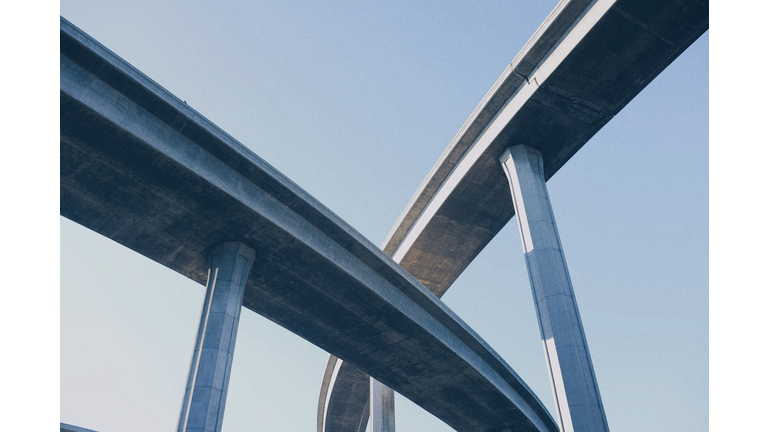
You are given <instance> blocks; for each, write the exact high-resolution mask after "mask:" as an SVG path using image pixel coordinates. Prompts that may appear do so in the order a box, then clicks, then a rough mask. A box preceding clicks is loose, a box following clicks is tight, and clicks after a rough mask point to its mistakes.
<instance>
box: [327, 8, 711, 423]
mask: <svg viewBox="0 0 768 432" xmlns="http://www.w3.org/2000/svg"><path fill="white" fill-rule="evenodd" d="M708 28H709V4H708V2H707V1H702V0H676V1H664V0H650V1H646V0H599V1H589V0H572V1H561V2H560V3H559V4H558V5H557V6H556V7H555V9H554V10H553V11H552V13H551V14H550V15H549V16H548V17H547V19H546V20H545V21H544V23H542V25H541V26H540V27H539V29H538V30H537V31H536V32H535V33H534V35H533V36H532V37H531V39H530V40H529V41H528V43H527V44H526V45H525V46H524V47H523V48H522V50H521V51H520V53H519V54H518V55H517V56H516V57H515V59H514V60H513V61H512V62H511V64H510V65H509V66H508V67H507V68H506V70H505V71H504V72H503V73H502V75H501V77H499V79H498V80H497V81H496V83H495V84H494V85H493V87H492V88H491V89H490V91H489V92H488V93H487V94H486V96H485V97H484V98H483V100H482V101H481V102H480V104H479V105H478V106H477V108H476V109H475V111H474V112H473V113H472V115H471V116H470V118H469V119H468V120H467V121H466V122H465V124H464V125H463V126H462V127H461V129H460V130H459V132H458V133H457V134H456V136H455V138H454V139H453V140H452V141H451V143H450V144H449V145H448V148H447V149H446V150H445V151H444V152H443V154H442V156H441V157H440V159H439V160H438V161H437V163H436V164H435V166H434V167H433V168H432V170H431V171H430V173H429V175H428V176H427V178H426V179H425V180H424V181H423V183H422V184H421V186H420V187H419V189H418V190H417V192H416V194H415V195H414V196H413V198H412V199H411V201H410V203H409V204H408V206H407V207H406V209H405V210H404V211H403V213H402V214H401V216H400V218H399V219H398V221H397V223H396V224H395V226H394V227H393V228H392V231H391V232H390V234H389V236H388V237H387V239H386V240H385V242H384V245H383V246H382V249H383V250H384V252H385V253H387V255H390V256H392V257H393V259H394V260H395V261H396V262H398V263H399V264H400V265H401V266H402V267H403V268H404V269H406V270H407V271H408V272H409V273H411V274H412V275H414V276H415V277H416V278H417V279H418V280H419V281H420V282H421V283H423V284H424V285H425V286H426V287H428V288H429V289H430V290H431V291H432V292H433V293H435V295H437V296H438V297H440V296H442V294H444V293H445V291H446V290H447V289H448V288H449V287H450V286H451V284H452V283H453V281H455V280H456V278H458V276H459V275H460V274H461V273H462V272H463V271H464V269H465V268H466V267H467V266H468V265H469V264H470V263H471V262H472V260H473V259H474V258H475V257H476V256H477V254H479V253H480V251H482V249H483V248H484V247H485V246H486V245H487V244H488V243H489V242H490V241H491V239H493V237H494V236H496V234H497V233H498V232H499V231H500V230H501V228H502V227H504V226H505V225H506V224H507V222H509V220H510V219H511V218H512V216H513V215H514V209H513V205H512V199H511V197H510V193H509V186H508V183H507V179H506V177H505V175H504V172H503V171H502V169H501V166H500V164H499V162H498V158H499V156H500V155H501V153H502V152H503V151H504V150H505V149H506V148H507V147H509V146H512V145H519V144H523V145H527V146H529V147H532V148H535V149H536V150H538V151H540V152H541V153H542V155H543V157H544V170H545V176H546V178H547V179H549V178H551V177H552V176H553V175H554V174H555V173H556V172H557V171H558V169H560V168H561V167H562V166H563V165H564V164H565V163H566V162H567V161H568V160H569V159H570V158H571V157H573V155H574V154H576V152H577V151H578V150H579V149H580V148H581V147H582V146H583V145H584V144H585V143H586V142H587V141H588V140H589V139H590V138H591V137H592V136H594V135H595V134H596V133H597V132H598V131H599V130H600V129H601V128H602V127H603V126H604V125H605V124H607V123H608V122H609V121H610V120H611V119H612V118H613V116H615V115H616V114H618V112H619V111H621V109H622V108H624V107H625V106H626V105H627V104H628V103H629V102H630V101H631V100H632V99H633V98H634V97H635V96H636V95H637V94H638V93H639V92H640V91H642V90H643V88H645V87H646V86H647V85H648V84H649V83H650V82H651V81H652V80H653V79H654V78H655V77H656V76H657V75H658V74H659V73H661V72H662V71H663V70H664V68H666V66H668V65H669V64H670V63H671V62H673V61H674V60H675V59H676V58H677V57H678V56H679V55H680V54H681V53H682V52H683V51H684V50H685V49H686V48H687V47H688V46H690V45H691V44H692V43H693V42H694V41H695V40H696V39H698V38H699V36H701V35H702V34H703V33H704V32H705V31H706V30H707V29H708ZM334 368H336V369H339V370H338V372H337V373H336V374H335V375H334V374H333V371H334ZM366 379H367V377H366V376H365V374H361V373H360V372H359V371H355V370H354V368H349V367H342V366H341V365H340V364H338V362H337V359H335V358H331V359H330V360H329V363H328V367H327V368H326V372H325V378H324V380H325V381H328V384H327V385H324V386H323V390H322V391H321V394H320V398H319V404H318V405H319V409H318V432H323V431H354V432H358V431H361V430H364V429H365V425H366V423H367V417H368V413H367V408H366V406H367V402H368V386H367V382H366ZM324 416H327V418H325V417H324Z"/></svg>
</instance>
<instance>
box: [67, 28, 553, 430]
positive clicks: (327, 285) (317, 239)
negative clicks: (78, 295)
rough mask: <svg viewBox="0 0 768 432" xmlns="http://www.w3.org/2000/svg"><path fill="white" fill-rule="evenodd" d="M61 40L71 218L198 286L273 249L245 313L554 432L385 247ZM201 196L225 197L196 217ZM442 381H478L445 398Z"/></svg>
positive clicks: (107, 60)
mask: <svg viewBox="0 0 768 432" xmlns="http://www.w3.org/2000/svg"><path fill="white" fill-rule="evenodd" d="M60 35H61V39H60V46H61V59H60V65H61V66H60V67H61V70H60V80H61V93H60V98H61V140H60V141H61V152H60V153H61V156H60V157H61V161H60V162H61V163H60V169H61V174H60V180H61V182H60V183H61V206H60V208H61V214H62V215H63V216H64V217H67V218H69V219H71V220H73V221H75V222H77V223H80V224H81V225H84V226H86V227H87V228H90V229H92V230H94V231H96V232H99V233H101V234H103V235H105V236H107V237H108V238H111V239H112V240H115V241H116V242H118V243H121V244H123V245H125V246H126V247H128V248H130V249H132V250H134V251H136V252H138V253H140V254H142V255H145V256H147V257H148V258H150V259H153V260H155V261H157V262H159V263H161V264H163V265H165V266H166V267H169V268H171V269H173V270H175V271H177V272H179V273H181V274H183V275H185V276H187V277H189V278H191V279H193V280H195V281H197V282H199V283H204V282H205V276H206V275H207V253H208V252H209V251H210V250H211V249H212V248H213V247H215V246H216V245H218V244H220V243H221V242H223V241H230V240H235V241H241V242H243V243H244V244H246V245H248V246H249V247H251V248H253V249H255V250H256V251H257V253H259V256H263V257H264V258H263V259H260V260H259V262H258V263H256V264H255V265H256V267H254V270H253V271H252V273H251V277H250V278H249V281H248V283H247V286H246V292H245V298H244V301H243V305H244V306H245V307H246V308H248V309H251V310H253V311H254V312H257V313H259V314H261V315H263V316H265V317H267V318H268V319H270V320H272V321H274V322H276V323H277V324H279V325H281V326H283V327H285V328H286V329H288V330H289V331H292V332H294V333H296V334H297V335H299V336H301V337H303V338H305V339H307V340H308V341H310V342H312V343H314V344H315V345H317V346H319V347H320V348H322V349H325V350H326V351H328V352H331V353H335V354H337V355H339V356H340V357H342V358H347V359H349V360H350V363H351V364H354V365H355V366H356V367H358V368H359V369H361V370H363V371H365V372H366V373H369V374H371V375H373V376H375V377H377V379H379V380H380V381H381V382H382V383H384V384H386V385H388V386H389V387H391V388H393V389H394V390H396V391H398V393H400V394H402V395H404V396H406V397H408V398H409V399H411V400H413V401H414V402H416V403H417V404H419V405H421V406H422V407H424V408H425V409H426V410H427V411H429V412H432V413H433V414H434V415H436V416H437V417H438V418H440V419H442V420H443V421H445V422H446V423H447V424H449V425H452V426H453V427H455V428H457V429H461V430H475V429H489V428H493V427H502V426H505V425H508V424H518V425H520V427H521V428H522V429H521V430H556V425H555V423H554V421H553V420H552V417H551V416H550V414H549V413H548V412H547V411H546V409H545V408H544V407H543V405H542V404H541V402H540V401H539V400H538V398H537V397H536V396H535V395H534V394H533V393H532V392H531V391H530V389H529V388H528V387H527V386H526V385H525V383H524V382H523V381H522V380H521V379H520V378H519V376H517V374H516V373H515V372H514V371H513V370H512V369H511V368H510V367H509V365H507V364H506V363H505V362H504V361H503V359H501V358H500V357H499V356H498V354H497V353H495V352H494V351H493V350H492V349H491V348H490V346H488V345H487V343H485V342H484V341H483V340H482V339H480V338H479V336H478V335H477V334H476V333H475V332H474V331H473V330H472V329H471V328H469V326H467V325H466V324H465V323H464V322H463V321H461V319H459V318H458V317H457V316H456V315H455V314H454V313H453V312H452V311H451V310H450V309H448V308H447V307H446V306H445V305H444V304H443V303H442V302H440V301H439V300H438V299H437V298H436V297H435V296H434V295H433V294H432V293H431V292H429V290H428V289H427V288H425V287H424V286H423V285H422V284H421V283H419V282H418V280H416V279H415V278H414V277H413V276H411V275H410V274H409V273H407V272H406V271H405V270H403V269H402V268H401V267H400V266H399V265H397V264H396V263H395V262H394V261H392V260H391V259H390V258H389V257H387V256H386V255H385V254H384V253H383V252H382V251H381V250H379V249H378V248H376V247H375V246H374V245H373V244H371V243H370V242H369V241H367V240H366V239H365V238H364V237H363V236H361V235H360V234H359V233H357V232H356V231H354V230H353V229H352V228H351V227H349V226H348V225H347V224H346V223H344V222H343V221H342V220H341V219H340V218H338V217H337V216H336V215H334V214H333V213H332V212H330V211H329V210H328V209H327V208H325V207H324V206H322V205H321V204H320V203H319V202H317V201H316V200H315V199H313V198H312V197H310V196H309V195H308V194H307V193H306V192H304V191H303V190H302V189H300V188H299V187H298V186H296V185H295V184H294V183H293V182H291V181H290V180H288V179H287V178H286V177H285V176H283V175H282V174H280V173H279V172H277V171H276V170H275V169H274V168H272V167H271V166H269V165H268V164H266V163H265V162H264V161H263V160H261V159H260V158H258V157H257V156H256V155H255V154H253V153H252V152H250V150H248V149H247V148H245V147H244V146H243V145H241V144H240V143H238V142H237V141H235V140H234V139H233V138H232V137H230V136H229V135H227V134H226V133H224V132H223V131H221V130H220V129H219V128H217V127H216V126H215V125H213V124H212V123H211V122H209V121H208V120H206V119H205V118H203V117H202V116H201V115H200V114H198V113H197V112H195V111H194V110H192V109H191V108H189V107H188V106H187V105H186V104H184V103H183V101H180V100H179V99H178V98H176V97H174V96H173V95H171V94H170V93H168V92H167V91H166V90H164V89H163V88H162V87H160V86H159V85H157V84H156V83H154V82H153V81H152V80H150V79H149V78H147V77H146V76H144V75H143V74H141V73H140V72H139V71H137V70H136V69H135V68H133V67H132V66H130V65H129V64H127V63H126V62H124V61H123V60H122V59H120V58H119V57H117V56H116V55H114V54H113V53H111V52H110V51H109V50H107V49H106V48H104V47H103V46H101V45H100V44H98V43H97V42H96V41H94V40H93V39H91V38H90V37H88V36H87V35H85V34H84V33H82V32H81V31H79V30H78V29H77V28H75V27H74V26H73V25H71V24H70V23H69V22H67V21H66V20H64V19H63V18H62V19H61V33H60ZM114 195H120V196H119V197H115V196H114ZM200 199H208V200H213V201H215V202H216V204H217V205H216V206H214V207H213V208H214V210H210V211H209V212H208V213H206V214H200V213H199V212H198V210H200V209H201V207H200V206H201V204H200V202H199V200H200ZM132 200H133V201H132ZM203 210H205V209H203ZM217 224H218V225H217ZM260 252H261V253H260ZM381 326H384V327H383V328H384V329H385V331H383V332H382V330H381V328H382V327H381ZM430 352H435V353H438V354H439V355H438V356H437V359H430V356H429V355H428V353H430ZM383 353H386V355H382V354H383ZM402 365H426V366H429V368H430V370H432V371H433V372H434V373H432V374H430V377H429V379H427V378H425V377H424V376H423V374H421V373H419V372H418V370H417V369H418V368H416V369H414V368H403V367H402ZM456 374H458V376H459V378H457V377H456ZM435 377H442V378H444V379H443V380H442V382H443V383H445V385H448V384H451V385H454V384H456V383H457V379H458V381H461V379H464V378H466V379H467V380H468V381H467V383H465V384H466V385H464V386H463V387H461V389H462V391H461V392H459V394H453V395H452V396H453V397H454V398H455V399H454V400H451V401H447V400H442V399H441V398H440V394H441V392H439V391H434V386H435V382H434V380H435ZM469 382H472V383H474V385H471V386H470V385H469ZM478 383H480V384H479V385H478ZM437 386H438V387H439V386H440V384H437ZM457 405H458V406H457Z"/></svg>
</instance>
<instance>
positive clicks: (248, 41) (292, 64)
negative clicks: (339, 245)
mask: <svg viewBox="0 0 768 432" xmlns="http://www.w3.org/2000/svg"><path fill="white" fill-rule="evenodd" d="M476 3H482V4H476ZM555 4H556V2H555V1H552V0H548V1H537V2H529V1H505V2H502V1H488V2H439V5H438V3H437V2H425V1H423V2H422V1H420V2H412V1H408V2H405V1H402V2H387V3H386V4H383V3H382V4H377V3H374V2H353V1H336V2H319V1H317V2H313V1H279V2H271V1H257V2H227V3H226V4H220V3H213V2H210V3H205V2H200V1H191V2H190V1H184V2H182V1H167V2H156V1H131V2H118V1H70V0H62V1H61V4H60V7H61V15H62V16H63V17H64V18H66V19H68V20H69V21H71V22H72V23H73V24H74V25H76V26H78V27H80V28H81V29H82V30H84V31H85V32H87V33H88V34H90V35H91V36H92V37H94V38H95V39H96V40H98V41H100V42H101V43H102V44H103V45H105V46H106V47H107V48H109V49H111V50H112V51H114V52H115V53H116V54H118V55H119V56H121V57H122V58H124V59H125V60H127V61H128V62H129V63H131V64H132V65H134V66H135V67H136V68H138V69H139V70H141V71H142V72H144V73H145V74H146V75H147V76H149V77H150V78H152V79H153V80H155V81H156V82H158V83H159V84H160V85H162V86H164V87H165V88H166V89H168V90H169V91H171V92H172V93H173V94H175V95H176V96H178V97H179V98H181V99H183V100H185V101H186V102H187V103H188V104H189V105H190V106H191V107H193V108H194V109H196V110H197V111H198V112H200V113H201V114H203V115H204V116H206V117H207V118H209V119H210V120H212V121H213V122H214V123H216V124H217V125H218V126H219V127H221V128H222V129H223V130H225V131H227V132H228V133H229V134H230V135H232V136H233V137H235V138H236V139H237V140H239V141H240V142H242V143H243V144H244V145H246V146H247V147H249V148H250V149H251V150H253V152H254V153H256V154H257V155H259V156H260V157H262V158H263V159H265V160H266V161H267V162H269V163H270V164H272V165H273V166H275V167H276V168H277V169H278V170H280V171H282V172H283V173H284V174H286V175H287V176H288V177H289V178H291V179H292V180H293V181H295V182H296V183H297V184H298V185H299V186H301V187H302V188H304V189H305V190H307V191H308V192H309V193H311V194H312V195H314V196H315V197H316V198H318V199H319V200H320V201H321V202H323V203H324V204H325V205H326V206H328V207H329V208H330V209H331V210H332V211H334V212H336V213H337V214H338V215H339V216H341V217H342V218H343V219H345V220H346V221H347V222H349V223H350V224H351V225H352V226H353V227H355V228H356V229H357V230H359V231H360V232H361V233H362V234H363V235H365V236H366V237H367V238H369V239H370V240H371V241H373V242H374V243H376V244H381V243H382V242H383V240H384V238H385V236H386V234H387V233H388V231H389V229H390V228H391V227H392V225H393V224H394V222H395V221H396V219H397V217H398V216H399V214H400V212H401V211H402V210H403V208H404V207H405V205H406V204H407V202H408V200H409V199H410V198H411V196H412V195H413V193H414V192H415V191H416V188H417V187H418V186H419V184H420V183H421V181H422V180H423V179H424V177H425V176H426V175H427V173H428V172H429V170H430V168H431V167H432V165H433V164H434V163H435V161H436V160H437V158H438V157H439V155H440V154H441V152H442V151H443V150H444V149H445V147H446V146H447V145H448V143H449V141H450V140H451V138H452V137H453V136H454V134H455V133H456V132H457V131H458V130H459V128H460V127H461V125H462V124H463V122H464V121H465V120H466V119H467V117H468V116H469V115H470V113H471V112H472V110H473V109H474V108H475V106H476V105H477V104H478V103H479V101H480V99H481V98H482V97H483V95H484V94H485V93H486V92H487V91H488V89H489V88H490V87H491V85H492V84H493V82H494V81H495V80H496V79H497V78H498V76H499V75H500V74H501V72H502V71H503V70H504V68H505V67H506V65H507V64H508V63H509V62H510V61H511V60H512V58H513V57H514V56H515V54H516V53H517V52H518V51H519V50H520V48H522V46H523V44H524V43H525V42H526V41H527V40H528V38H529V37H530V36H531V35H532V34H533V32H534V31H535V29H536V28H537V27H538V26H539V24H540V23H541V22H542V21H543V19H544V18H545V17H546V15H547V14H548V13H549V11H550V10H551V9H552V8H553V7H554V5H555ZM708 63H709V33H706V34H705V35H704V36H702V37H701V38H700V39H699V40H698V41H697V42H696V43H695V44H693V45H692V46H691V47H690V48H689V49H688V50H687V51H686V52H685V53H683V55H682V56H681V57H680V58H679V59H678V60H677V61H676V62H674V63H673V64H672V65H671V66H670V67H669V68H668V69H667V70H665V71H664V72H663V73H662V74H661V75H660V76H659V77H658V78H657V79H656V80H655V81H654V82H653V83H652V84H651V85H649V86H648V87H647V88H646V90H644V91H643V92H642V93H641V94H640V95H639V96H638V97H636V98H635V100H634V101H633V102H632V103H630V104H629V105H628V106H627V107H626V108H625V109H624V110H623V111H622V112H621V113H620V114H619V115H618V116H617V117H616V118H615V119H614V120H612V121H611V122H610V123H609V124H608V125H607V126H606V127H604V128H603V130H602V131H600V132H599V133H598V134H597V135H596V136H595V137H594V138H593V139H592V140H591V141H590V142H589V143H588V144H587V145H586V146H585V147H584V148H583V149H582V150H581V151H580V152H579V153H578V154H577V155H576V156H575V157H574V158H573V159H572V160H571V161H570V162H568V164H567V165H566V166H565V167H564V168H563V169H561V170H560V171H559V172H558V174H557V175H555V177H553V178H552V179H551V180H550V181H549V182H548V186H549V191H550V196H551V199H552V205H553V208H554V212H555V216H556V218H557V223H558V228H559V230H560V235H561V238H562V242H563V246H564V249H565V254H566V258H567V260H568V267H569V269H570V271H571V278H572V280H573V284H574V289H575V292H576V296H577V299H578V302H579V307H580V310H581V316H582V319H583V322H584V327H585V330H586V334H587V339H588V342H589V346H590V350H591V354H592V359H593V362H594V366H595V371H596V374H597V378H598V382H599V385H600V390H601V394H602V398H603V402H604V405H605V410H606V413H607V417H608V422H609V425H610V427H611V429H612V430H614V431H681V432H685V431H691V432H693V431H703V430H706V429H707V425H708V422H707V418H708V413H709V410H708V404H709V396H708V385H709V379H708V373H709V372H708V367H709V356H708V351H709V342H708V341H709V339H708V338H709V333H708V323H709V321H708V320H709V315H708V309H709V296H708V293H709V284H708V272H709V266H708V254H709V246H708V242H709V235H708V232H709V218H708V214H709V213H708V209H709V198H708V196H709V183H708V165H709V136H708V133H709V132H708V128H709V68H708ZM60 224H61V225H60V229H61V291H60V296H61V297H60V311H61V333H60V343H61V348H60V349H61V351H60V353H61V358H60V368H61V369H60V374H61V375H60V384H61V389H60V395H61V402H60V420H61V421H63V422H66V423H71V424H75V425H79V426H82V427H87V428H92V429H97V430H103V431H118V432H119V431H134V430H173V428H175V426H176V421H177V417H178V414H179V407H180V404H181V398H182V396H183V390H184V385H185V379H186V375H187V372H188V368H189V361H190V355H191V352H192V347H193V339H194V335H195V331H196V329H197V321H198V318H199V313H200V307H201V305H202V298H203V291H204V288H203V287H202V286H200V285H197V284H195V283H193V282H191V281H189V280H187V279H186V278H184V277H183V276H180V275H178V274H176V273H174V272H172V271H170V270H168V269H166V268H164V267H162V266H161V265H159V264H157V263H155V262H152V261H150V260H148V259H146V258H144V257H142V256H140V255H138V254H136V253H134V252H132V251H130V250H127V249H126V248H124V247H122V246H120V245H118V244H116V243H114V242H112V241H110V240H107V239H106V238H103V237H101V236H99V235H97V234H95V233H93V232H90V231H88V230H87V229H85V228H83V227H80V226H78V225H76V224H74V223H73V222H71V221H68V220H66V219H63V218H62V219H61V222H60ZM444 301H445V302H446V304H447V305H448V306H449V307H451V308H452V309H453V310H454V311H456V312H457V313H458V314H459V316H461V317H462V318H463V319H464V320H465V321H466V322H467V323H469V324H470V325H471V326H472V327H473V328H474V329H475V330H476V331H477V332H478V333H479V334H480V335H481V336H482V337H483V338H484V339H486V340H487V341H488V342H489V343H490V344H491V346H493V347H494V348H495V349H496V350H497V351H498V352H499V353H500V354H501V355H502V356H503V357H504V358H505V359H506V360H507V362H508V363H509V364H510V365H511V366H512V367H513V368H514V369H515V370H516V371H517V372H518V373H519V374H520V375H521V376H522V377H523V379H524V380H525V381H526V382H527V383H528V384H529V385H530V386H531V388H532V389H533V390H534V391H535V392H536V393H537V394H538V395H539V398H540V399H541V400H542V401H543V402H544V403H545V405H546V406H547V407H548V409H550V411H551V412H553V402H552V396H551V391H550V386H549V381H548V378H547V375H546V369H545V363H544V354H543V350H542V347H541V342H540V338H539V333H538V328H537V324H536V316H535V312H534V308H533V303H532V299H531V293H530V288H529V286H528V279H527V275H526V269H525V263H524V260H523V255H522V249H521V245H520V239H519V237H518V233H517V228H516V226H515V222H514V221H512V222H511V223H510V224H509V225H508V226H507V227H506V228H505V229H504V230H502V232H501V233H500V234H499V236H498V237H497V238H496V239H495V240H494V241H493V242H492V243H491V244H490V245H489V246H488V247H487V248H486V250H484V251H483V252H482V253H481V254H480V256H479V257H478V258H477V259H476V260H475V262H474V263H473V264H472V265H470V267H469V268H468V269H467V270H466V272H465V273H464V274H463V275H462V276H461V277H460V278H459V280H458V281H457V282H456V283H455V284H454V286H453V287H452V288H451V289H450V290H449V291H448V293H447V294H446V295H445V297H444ZM326 359H327V353H325V352H323V351H322V350H320V349H319V348H316V347H315V346H313V345H311V344H310V343H308V342H306V341H304V340H303V339H300V338H299V337H297V336H294V335H293V334H291V333H289V332H287V331H286V330H283V329H282V328H280V327H278V326H277V325H275V324H273V323H272V322H270V321H267V320H266V319H264V318H262V317H260V316H258V315H255V314H254V313H252V312H250V311H244V313H243V314H242V317H241V322H240V330H239V333H238V342H237V349H236V351H235V360H234V365H233V368H232V376H231V381H230V389H229V398H228V400H227V407H226V413H225V418H224V428H225V430H226V431H228V432H233V431H274V430H284V431H314V430H315V420H316V409H317V399H318V393H319V388H320V380H321V376H322V372H323V369H324V367H325V362H326ZM396 417H397V430H398V432H409V431H448V430H451V429H450V428H448V427H447V426H446V425H444V424H443V423H441V422H440V421H439V420H436V419H435V418H434V417H432V416H431V415H430V414H428V413H426V412H424V411H423V410H421V409H420V408H418V407H416V406H415V405H413V404H412V403H411V402H409V401H408V400H406V399H404V398H402V397H399V396H398V398H397V399H396Z"/></svg>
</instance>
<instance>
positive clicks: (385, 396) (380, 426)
mask: <svg viewBox="0 0 768 432" xmlns="http://www.w3.org/2000/svg"><path fill="white" fill-rule="evenodd" d="M370 404H371V432H395V392H394V391H393V390H392V389H391V388H389V387H387V386H385V385H384V384H382V383H380V382H378V381H376V380H375V379H374V378H373V377H371V398H370Z"/></svg>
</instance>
